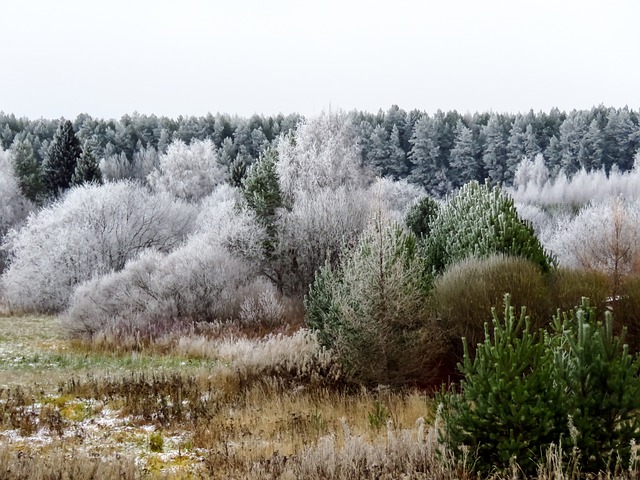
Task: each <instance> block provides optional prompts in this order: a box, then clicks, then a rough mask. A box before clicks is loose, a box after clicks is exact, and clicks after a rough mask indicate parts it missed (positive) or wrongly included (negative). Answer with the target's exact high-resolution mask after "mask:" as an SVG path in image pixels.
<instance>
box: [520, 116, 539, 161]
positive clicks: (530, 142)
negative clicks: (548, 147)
mask: <svg viewBox="0 0 640 480" xmlns="http://www.w3.org/2000/svg"><path fill="white" fill-rule="evenodd" d="M541 152H542V149H541V148H540V145H538V138H537V136H536V133H535V131H534V130H533V125H531V124H529V125H527V129H526V130H525V133H524V154H525V155H526V157H527V158H534V157H535V156H536V155H538V154H539V153H541Z"/></svg>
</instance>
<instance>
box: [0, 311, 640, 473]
mask: <svg viewBox="0 0 640 480" xmlns="http://www.w3.org/2000/svg"><path fill="white" fill-rule="evenodd" d="M0 339H2V352H3V353H2V354H3V355H4V357H3V358H5V362H4V363H3V364H2V365H1V366H0V478H7V479H13V478H16V479H25V480H26V479H47V480H48V479H89V478H100V479H106V480H109V479H134V478H135V479H138V478H140V479H146V478H163V479H188V478H193V479H196V478H219V479H233V478H236V479H246V478H256V479H301V478H304V479H318V480H320V479H336V480H338V479H345V480H346V479H353V478H376V479H400V478H401V479H454V478H455V479H458V478H459V479H465V478H471V477H470V475H468V474H467V472H466V470H465V468H464V462H456V461H454V460H453V459H451V458H450V457H449V456H448V455H447V452H446V451H444V450H443V448H442V446H441V445H440V444H439V443H438V441H437V430H438V428H439V427H438V425H437V421H435V418H434V417H435V414H434V405H433V403H432V399H431V397H430V396H429V395H427V394H426V393H424V392H421V391H417V390H411V391H393V390H390V389H387V388H385V387H380V388H378V389H375V390H364V389H356V388H354V387H348V386H346V385H343V384H342V383H341V377H340V373H339V370H337V369H335V367H334V366H333V365H332V361H331V358H330V356H329V355H328V354H327V353H326V352H323V351H322V350H320V349H318V348H317V345H316V344H315V340H314V338H313V337H312V336H309V335H308V334H306V333H304V332H302V331H300V332H297V333H293V334H292V335H285V334H273V335H270V336H267V337H266V338H262V339H250V338H246V337H243V338H239V339H238V338H236V339H235V340H234V339H233V338H232V337H230V336H227V337H225V336H223V335H206V334H204V333H202V332H200V333H198V334H194V335H190V336H185V337H182V338H181V339H177V341H172V342H171V343H165V344H160V345H156V346H152V345H149V346H148V347H147V348H146V349H144V350H142V351H134V352H128V353H123V352H120V353H118V352H116V353H113V352H111V353H110V352H109V351H108V350H106V349H91V348H89V347H90V346H88V345H78V344H74V343H71V342H68V341H66V340H64V339H62V338H60V337H59V336H58V334H57V330H56V320H55V319H53V318H50V317H41V318H35V317H22V318H0ZM20 355H23V356H24V357H28V358H27V359H28V362H26V363H25V362H24V361H22V360H21V359H20V358H18V360H15V359H16V357H20ZM11 359H13V360H11ZM8 360H11V361H8ZM14 360H15V361H14ZM21 379H22V380H21ZM34 379H37V380H38V382H36V383H33V380H34ZM554 454H555V457H554V456H553V455H554ZM560 458H561V457H560V456H559V455H558V454H557V452H555V453H554V452H551V454H550V456H549V461H548V464H547V465H544V466H543V467H542V469H541V472H540V478H544V479H551V478H553V479H567V480H568V479H570V478H576V477H574V476H569V475H566V474H565V473H564V472H563V471H562V469H563V468H565V467H566V466H565V465H562V464H561V462H560ZM633 473H634V472H629V471H624V472H620V476H619V477H618V478H635V477H633ZM625 475H626V477H625ZM495 478H500V477H495ZM502 478H518V476H517V469H516V470H514V473H513V474H512V475H507V476H504V477H502ZM602 478H614V477H602Z"/></svg>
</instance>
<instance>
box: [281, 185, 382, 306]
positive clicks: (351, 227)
mask: <svg viewBox="0 0 640 480" xmlns="http://www.w3.org/2000/svg"><path fill="white" fill-rule="evenodd" d="M370 212H371V196H370V194H369V193H368V191H367V190H364V189H351V188H348V187H337V188H335V189H333V188H323V189H321V190H318V191H314V192H305V191H298V193H297V199H296V202H295V203H294V204H293V206H292V207H291V209H290V210H286V211H282V215H281V216H280V218H279V221H278V241H277V246H276V249H275V252H274V255H273V258H274V263H273V264H271V269H272V273H271V274H270V275H269V277H270V278H272V279H273V280H274V281H275V282H276V283H278V285H279V287H280V288H281V289H282V290H283V291H284V292H285V293H289V294H293V295H303V294H304V293H306V291H307V289H308V287H309V285H310V284H311V282H313V279H314V277H315V274H316V271H317V270H318V269H319V268H320V267H321V266H322V265H324V264H325V263H326V262H329V263H331V264H336V263H337V262H338V260H339V255H340V251H341V249H342V247H343V246H344V245H353V244H354V243H355V241H356V240H357V238H358V236H359V234H360V233H361V232H362V230H363V229H364V227H365V226H366V224H367V221H368V219H369V216H370Z"/></svg>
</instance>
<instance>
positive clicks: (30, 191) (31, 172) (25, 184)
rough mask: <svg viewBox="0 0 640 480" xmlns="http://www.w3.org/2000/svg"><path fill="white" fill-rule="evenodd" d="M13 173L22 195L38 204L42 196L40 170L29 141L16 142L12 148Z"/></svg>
mask: <svg viewBox="0 0 640 480" xmlns="http://www.w3.org/2000/svg"><path fill="white" fill-rule="evenodd" d="M12 154H13V171H14V173H15V175H16V178H17V179H18V186H19V187H20V191H21V192H22V194H23V195H24V196H25V197H26V198H28V199H29V200H31V201H32V202H38V201H39V200H41V199H42V196H43V194H44V188H45V187H44V183H43V181H42V170H41V168H40V165H39V164H38V160H37V158H36V156H35V153H34V151H33V147H32V146H31V143H30V142H29V141H26V140H25V141H23V142H16V143H14V144H13V148H12Z"/></svg>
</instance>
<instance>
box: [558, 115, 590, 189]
mask: <svg viewBox="0 0 640 480" xmlns="http://www.w3.org/2000/svg"><path fill="white" fill-rule="evenodd" d="M588 128H589V127H588V125H587V118H586V112H582V111H580V112H577V111H573V112H571V114H570V115H569V116H568V117H567V119H566V120H565V121H564V122H562V125H561V126H560V148H561V156H560V163H561V166H562V168H563V169H564V171H565V173H566V174H567V175H568V176H569V177H571V176H572V175H573V174H574V173H576V172H577V171H578V170H579V169H580V163H579V160H578V156H579V153H580V143H581V141H582V138H583V137H584V135H585V134H586V132H587V129H588Z"/></svg>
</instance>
